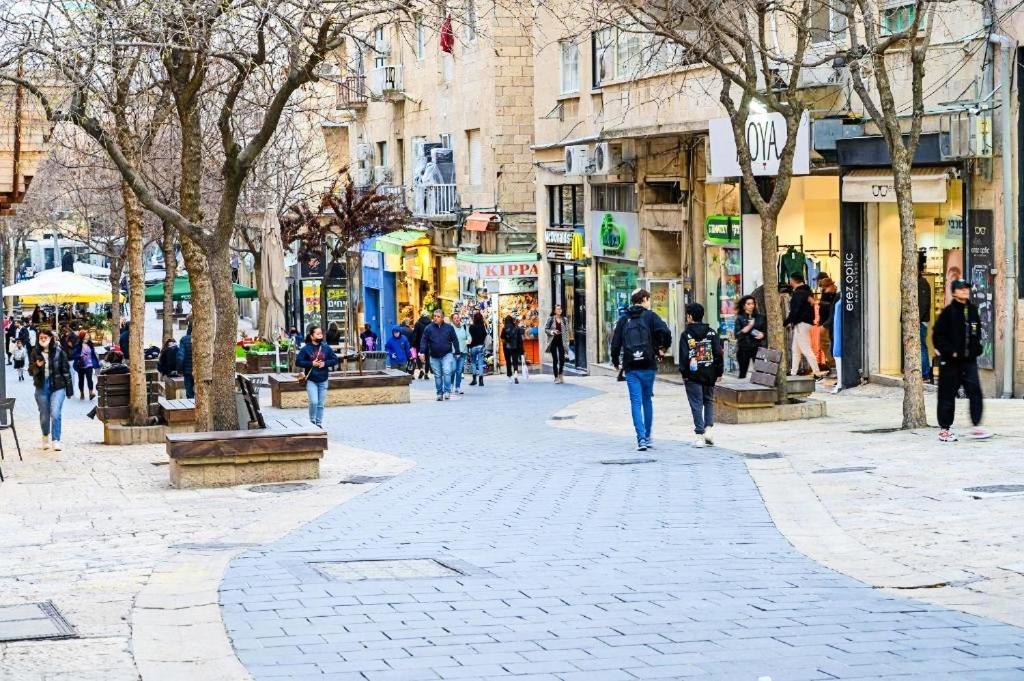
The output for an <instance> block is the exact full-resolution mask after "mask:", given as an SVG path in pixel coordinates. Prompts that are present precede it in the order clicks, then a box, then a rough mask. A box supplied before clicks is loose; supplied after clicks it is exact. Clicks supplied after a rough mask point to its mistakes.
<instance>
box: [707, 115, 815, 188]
mask: <svg viewBox="0 0 1024 681" xmlns="http://www.w3.org/2000/svg"><path fill="white" fill-rule="evenodd" d="M810 128H811V124H810V117H809V116H808V115H807V113H806V112H804V115H803V117H802V118H801V119H800V126H799V127H798V128H797V132H796V135H797V139H796V150H795V152H794V154H793V174H794V175H807V174H809V173H810V163H811V155H810V149H811V132H810ZM744 131H745V136H744V137H745V139H746V143H747V148H748V149H749V150H750V160H751V170H752V171H753V173H754V175H770V176H774V175H778V174H779V163H780V161H781V159H782V150H783V148H784V147H785V146H786V141H787V140H788V139H789V135H788V131H787V129H786V119H785V118H784V117H783V116H782V114H780V113H763V114H750V115H749V116H748V117H747V122H746V125H745V126H744ZM708 136H709V138H710V144H711V153H710V161H711V175H713V176H715V177H739V176H741V175H743V170H742V169H741V168H740V162H739V156H738V155H737V153H736V136H735V135H734V134H733V129H732V121H731V120H730V119H728V118H714V119H712V120H710V121H708Z"/></svg>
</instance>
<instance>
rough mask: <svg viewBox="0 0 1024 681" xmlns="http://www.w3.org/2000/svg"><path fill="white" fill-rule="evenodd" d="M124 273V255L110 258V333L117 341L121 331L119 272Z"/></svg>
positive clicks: (114, 341) (114, 340) (115, 341)
mask: <svg viewBox="0 0 1024 681" xmlns="http://www.w3.org/2000/svg"><path fill="white" fill-rule="evenodd" d="M123 273H124V256H122V257H120V258H111V259H110V276H109V277H108V279H109V281H110V334H111V336H112V337H113V343H117V337H118V334H120V333H121V274H123Z"/></svg>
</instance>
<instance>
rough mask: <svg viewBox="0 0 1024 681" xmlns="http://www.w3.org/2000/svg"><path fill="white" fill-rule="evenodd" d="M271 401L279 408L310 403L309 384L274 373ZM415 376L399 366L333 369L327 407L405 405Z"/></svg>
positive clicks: (329, 381)
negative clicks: (340, 370)
mask: <svg viewBox="0 0 1024 681" xmlns="http://www.w3.org/2000/svg"><path fill="white" fill-rule="evenodd" d="M267 381H268V383H269V384H270V403H271V404H272V405H274V406H275V407H277V408H278V409H300V408H301V409H305V408H306V407H308V406H309V402H308V398H307V397H306V386H305V384H304V383H303V382H301V381H299V379H298V378H297V377H296V375H295V374H271V375H270V376H269V377H268V379H267ZM411 383H412V376H410V375H409V374H407V373H406V372H404V371H398V370H397V369H385V370H383V371H364V372H363V373H362V374H359V373H357V372H355V371H348V372H332V373H331V375H330V378H328V379H327V399H326V400H325V402H324V405H325V406H327V407H343V406H352V405H360V404H406V403H408V402H409V400H410V389H409V385H410V384H411Z"/></svg>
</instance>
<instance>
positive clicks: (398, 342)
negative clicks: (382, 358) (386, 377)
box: [384, 326, 412, 371]
mask: <svg viewBox="0 0 1024 681" xmlns="http://www.w3.org/2000/svg"><path fill="white" fill-rule="evenodd" d="M410 349H411V348H410V346H409V339H408V338H406V337H405V334H404V333H402V327H400V326H392V327H391V337H390V338H388V342H387V343H385V344H384V352H386V353H388V366H390V367H391V368H392V369H401V370H402V371H408V367H409V361H410V360H411V359H412V353H411V352H410Z"/></svg>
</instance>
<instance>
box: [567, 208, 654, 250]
mask: <svg viewBox="0 0 1024 681" xmlns="http://www.w3.org/2000/svg"><path fill="white" fill-rule="evenodd" d="M590 224H591V225H592V227H591V228H590V252H591V253H592V254H594V255H595V256H598V257H606V258H625V259H627V260H637V259H638V258H639V257H640V220H639V219H638V216H637V214H636V213H617V212H610V211H604V210H598V211H593V212H592V213H591V214H590ZM574 246H575V244H574Z"/></svg>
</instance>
